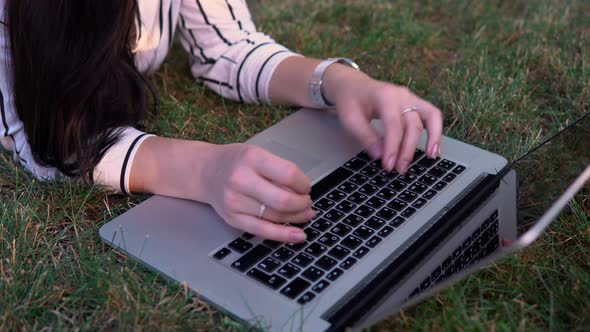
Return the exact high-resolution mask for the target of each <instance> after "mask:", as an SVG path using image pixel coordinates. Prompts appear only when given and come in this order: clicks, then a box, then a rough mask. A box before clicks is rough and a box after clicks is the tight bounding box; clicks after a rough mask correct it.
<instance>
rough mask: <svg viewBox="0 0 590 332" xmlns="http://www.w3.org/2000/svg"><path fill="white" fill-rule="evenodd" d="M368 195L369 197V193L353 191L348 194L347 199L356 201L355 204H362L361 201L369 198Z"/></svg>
mask: <svg viewBox="0 0 590 332" xmlns="http://www.w3.org/2000/svg"><path fill="white" fill-rule="evenodd" d="M367 197H368V196H367V195H363V194H361V193H359V192H355V193H352V194H351V195H350V196H348V198H347V200H348V201H350V202H352V203H355V204H360V203H362V202H364V201H365V200H366V199H367Z"/></svg>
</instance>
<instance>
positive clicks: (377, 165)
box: [369, 159, 382, 169]
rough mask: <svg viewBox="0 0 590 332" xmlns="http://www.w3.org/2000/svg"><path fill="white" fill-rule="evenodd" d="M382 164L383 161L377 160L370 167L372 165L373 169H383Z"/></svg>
mask: <svg viewBox="0 0 590 332" xmlns="http://www.w3.org/2000/svg"><path fill="white" fill-rule="evenodd" d="M381 164H382V161H381V159H375V160H373V161H371V162H370V163H369V165H371V166H372V167H374V168H377V169H380V168H381Z"/></svg>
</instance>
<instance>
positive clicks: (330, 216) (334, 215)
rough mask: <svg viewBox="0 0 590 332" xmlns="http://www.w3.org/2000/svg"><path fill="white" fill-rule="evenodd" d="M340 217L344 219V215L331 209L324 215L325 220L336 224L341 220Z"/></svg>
mask: <svg viewBox="0 0 590 332" xmlns="http://www.w3.org/2000/svg"><path fill="white" fill-rule="evenodd" d="M342 217H344V213H342V212H340V211H338V210H336V209H332V210H330V212H327V213H325V214H324V218H326V219H327V220H329V221H331V222H337V221H338V220H340V219H342ZM330 226H331V225H330ZM322 231H323V229H322Z"/></svg>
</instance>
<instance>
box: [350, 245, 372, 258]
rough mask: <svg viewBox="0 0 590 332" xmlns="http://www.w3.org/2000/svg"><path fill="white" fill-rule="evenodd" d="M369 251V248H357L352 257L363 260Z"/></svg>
mask: <svg viewBox="0 0 590 332" xmlns="http://www.w3.org/2000/svg"><path fill="white" fill-rule="evenodd" d="M369 250H370V249H369V248H367V247H365V246H362V247H360V248H358V249H357V250H356V251H355V252H354V253H353V254H352V255H353V256H354V257H356V258H363V257H364V256H365V255H366V254H367V253H368V252H369Z"/></svg>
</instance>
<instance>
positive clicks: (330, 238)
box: [318, 233, 340, 247]
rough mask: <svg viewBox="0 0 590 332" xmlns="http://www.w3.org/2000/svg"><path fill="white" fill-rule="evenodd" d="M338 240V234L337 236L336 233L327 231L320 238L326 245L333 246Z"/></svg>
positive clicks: (319, 240) (320, 241)
mask: <svg viewBox="0 0 590 332" xmlns="http://www.w3.org/2000/svg"><path fill="white" fill-rule="evenodd" d="M338 240H340V238H339V237H338V236H336V235H334V234H330V233H326V234H324V235H322V236H321V237H320V238H319V239H318V242H319V243H321V244H323V245H325V246H328V247H331V246H333V245H334V244H336V242H338Z"/></svg>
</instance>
